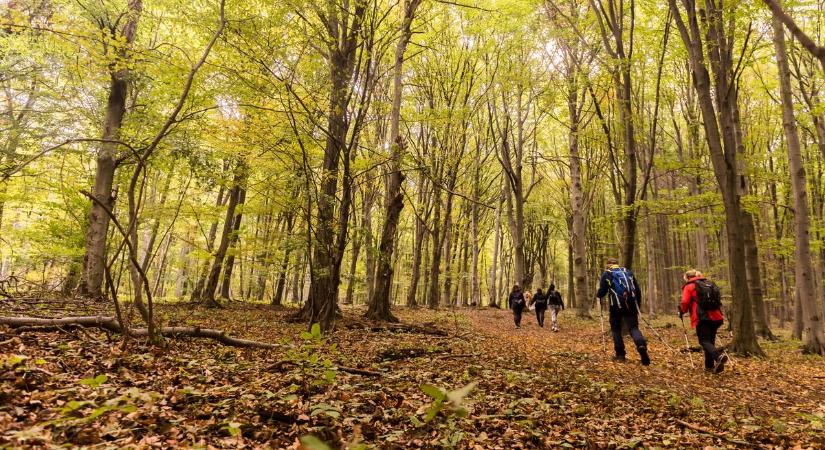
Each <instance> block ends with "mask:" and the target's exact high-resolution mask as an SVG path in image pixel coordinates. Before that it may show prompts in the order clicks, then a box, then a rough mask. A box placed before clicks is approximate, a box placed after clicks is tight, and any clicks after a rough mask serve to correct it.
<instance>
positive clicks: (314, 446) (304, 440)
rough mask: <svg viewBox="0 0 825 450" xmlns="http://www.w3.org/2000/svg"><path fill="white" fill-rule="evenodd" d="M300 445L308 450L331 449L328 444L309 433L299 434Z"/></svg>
mask: <svg viewBox="0 0 825 450" xmlns="http://www.w3.org/2000/svg"><path fill="white" fill-rule="evenodd" d="M301 445H302V446H304V447H306V448H307V449H309V450H332V448H330V446H329V445H327V444H325V443H324V442H323V441H322V440H320V439H318V438H317V437H315V436H313V435H311V434H308V435H306V436H301Z"/></svg>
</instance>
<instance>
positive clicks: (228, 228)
mask: <svg viewBox="0 0 825 450" xmlns="http://www.w3.org/2000/svg"><path fill="white" fill-rule="evenodd" d="M235 170H236V172H235V178H234V181H233V184H234V185H233V186H232V189H231V190H230V191H229V202H228V204H227V207H226V218H225V219H224V222H223V231H222V232H221V239H220V241H219V243H218V248H217V249H216V250H215V257H214V259H213V261H212V268H211V269H210V270H209V275H208V276H207V278H206V283H205V284H204V287H203V292H202V293H201V295H200V299H199V300H200V301H202V302H204V303H205V304H206V306H208V307H218V306H220V303H218V301H217V300H216V299H215V291H217V289H218V279H219V278H220V275H221V268H222V267H223V261H224V258H226V251H227V250H228V249H229V242H230V240H231V239H230V238H231V235H232V230H233V228H234V218H235V207H236V206H237V205H238V202H239V201H240V198H241V192H242V191H243V188H242V187H241V184H242V183H243V179H244V175H243V173H242V172H243V170H244V169H243V168H242V167H237V168H236V169H235Z"/></svg>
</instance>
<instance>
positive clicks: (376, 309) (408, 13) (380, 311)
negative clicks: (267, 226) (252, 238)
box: [366, 0, 421, 322]
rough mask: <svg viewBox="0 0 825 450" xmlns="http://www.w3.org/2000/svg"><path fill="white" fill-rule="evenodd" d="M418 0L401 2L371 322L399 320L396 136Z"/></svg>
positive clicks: (399, 149) (400, 201)
mask: <svg viewBox="0 0 825 450" xmlns="http://www.w3.org/2000/svg"><path fill="white" fill-rule="evenodd" d="M420 4H421V0H404V3H403V5H404V18H403V19H402V21H401V30H400V31H401V35H400V37H399V39H398V45H397V46H396V49H395V67H394V69H393V99H392V111H391V113H390V148H391V149H392V154H391V156H390V161H391V164H390V174H389V180H388V185H387V198H386V210H385V211H386V212H385V215H384V217H385V219H384V228H383V230H382V232H381V243H380V245H379V249H378V267H377V273H376V279H375V291H374V292H373V293H372V295H370V301H369V309H368V310H367V314H366V317H367V318H369V319H372V320H387V321H392V322H396V321H398V319H396V318H395V316H393V315H392V313H391V312H390V290H391V288H392V279H393V271H392V257H393V255H392V252H393V249H394V248H395V241H396V238H397V234H398V221H399V218H400V217H401V210H402V209H403V208H404V195H403V194H402V193H401V183H403V182H404V175H403V174H402V173H401V157H402V155H403V152H404V147H405V144H404V142H403V140H402V139H401V135H400V133H399V122H400V120H401V96H402V89H403V86H402V76H403V65H404V53H406V51H407V44H409V42H410V38H411V37H412V30H411V26H412V21H413V18H414V17H415V11H416V9H417V8H418V6H419V5H420Z"/></svg>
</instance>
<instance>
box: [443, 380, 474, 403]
mask: <svg viewBox="0 0 825 450" xmlns="http://www.w3.org/2000/svg"><path fill="white" fill-rule="evenodd" d="M477 384H478V382H475V381H473V382H472V383H470V384H468V385H467V386H464V387H463V388H461V389H456V390H455V391H452V392H449V393H447V398H448V399H449V400H450V402H451V403H452V404H454V405H460V404H461V401H462V400H464V397H466V396H467V394H469V393H470V391H472V390H473V389H474V388H475V387H476V385H477Z"/></svg>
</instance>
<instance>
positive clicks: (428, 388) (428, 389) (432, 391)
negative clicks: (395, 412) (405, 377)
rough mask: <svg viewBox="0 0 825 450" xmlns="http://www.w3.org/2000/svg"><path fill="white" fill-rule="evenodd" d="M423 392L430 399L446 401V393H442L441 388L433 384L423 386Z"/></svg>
mask: <svg viewBox="0 0 825 450" xmlns="http://www.w3.org/2000/svg"><path fill="white" fill-rule="evenodd" d="M421 390H422V391H423V392H424V393H425V394H427V395H429V396H430V397H432V398H434V399H436V400H444V398H445V397H446V394H445V393H444V391H442V390H441V389H439V388H437V387H435V386H433V385H431V384H422V385H421Z"/></svg>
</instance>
